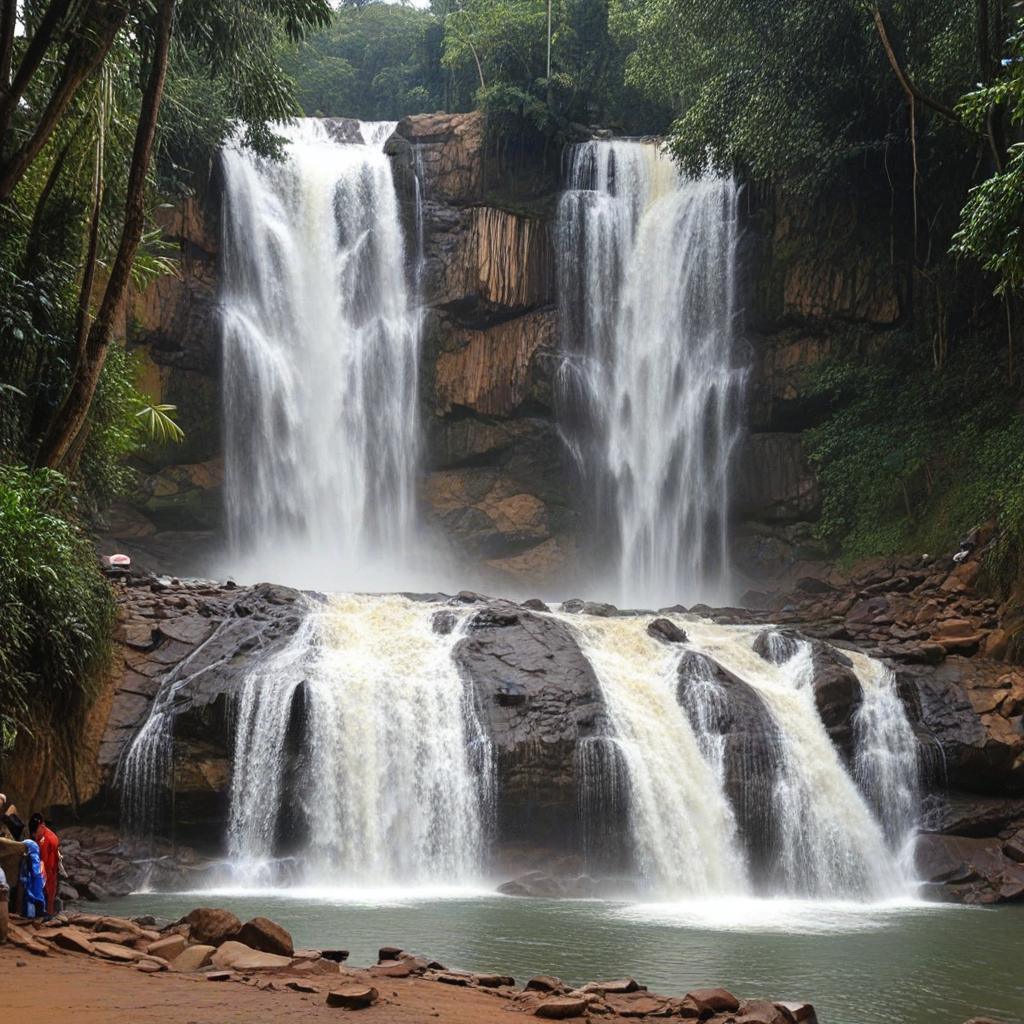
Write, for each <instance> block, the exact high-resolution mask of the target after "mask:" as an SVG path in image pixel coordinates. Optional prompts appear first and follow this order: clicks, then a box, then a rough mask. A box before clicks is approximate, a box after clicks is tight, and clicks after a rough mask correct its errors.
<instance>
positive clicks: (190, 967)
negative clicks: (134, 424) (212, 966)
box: [171, 944, 217, 974]
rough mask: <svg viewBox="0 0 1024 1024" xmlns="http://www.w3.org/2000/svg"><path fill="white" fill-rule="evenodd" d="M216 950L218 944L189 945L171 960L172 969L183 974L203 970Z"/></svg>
mask: <svg viewBox="0 0 1024 1024" xmlns="http://www.w3.org/2000/svg"><path fill="white" fill-rule="evenodd" d="M216 952H217V947H216V946H204V945H201V944H200V945H195V946H187V947H186V948H185V949H183V950H182V951H181V952H180V953H179V954H178V955H177V956H176V957H175V958H174V959H173V960H172V961H171V970H172V971H179V972H180V973H182V974H190V973H191V972H193V971H201V970H202V969H203V968H204V967H206V966H207V964H209V963H210V961H211V960H212V959H213V954H214V953H216Z"/></svg>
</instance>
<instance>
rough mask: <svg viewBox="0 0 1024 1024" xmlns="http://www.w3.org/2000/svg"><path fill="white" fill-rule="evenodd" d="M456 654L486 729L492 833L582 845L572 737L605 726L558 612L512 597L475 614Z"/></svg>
mask: <svg viewBox="0 0 1024 1024" xmlns="http://www.w3.org/2000/svg"><path fill="white" fill-rule="evenodd" d="M454 659H455V663H456V664H457V665H458V667H459V669H460V671H461V672H462V674H463V676H464V677H465V678H466V679H467V680H468V681H469V683H470V684H471V686H472V689H473V693H474V695H475V699H476V706H477V709H478V713H479V715H480V719H481V724H482V726H483V727H484V729H485V730H486V732H487V734H488V735H489V737H490V739H491V742H492V746H493V751H494V759H495V770H496V777H497V779H496V781H497V786H498V792H499V794H500V799H499V800H498V807H497V814H498V820H497V838H498V840H499V842H500V841H501V840H503V839H506V838H519V837H522V836H529V837H531V840H532V841H534V842H536V843H538V844H549V845H550V846H552V847H555V848H557V849H566V850H576V849H578V848H579V843H578V837H577V833H576V829H577V827H578V825H577V822H578V815H577V793H578V779H577V775H576V772H577V760H576V751H577V745H578V743H579V741H580V740H581V739H582V738H585V737H588V736H594V735H601V734H604V733H606V732H607V731H608V729H609V726H608V720H607V713H606V711H605V707H604V701H603V697H602V695H601V688H600V685H599V684H598V682H597V677H596V676H595V675H594V671H593V669H592V668H591V666H590V663H589V662H588V661H587V659H586V658H585V657H584V655H583V653H582V651H581V650H580V647H579V644H578V643H577V641H576V638H575V636H574V634H573V631H572V630H571V628H570V627H569V626H567V625H566V624H565V623H564V622H561V621H559V620H557V619H553V618H549V617H547V616H543V615H538V614H535V613H533V612H530V611H528V610H526V609H524V608H522V607H520V606H517V605H512V604H509V603H508V602H492V603H491V604H490V605H488V606H487V607H486V608H483V609H481V610H480V611H478V612H477V613H476V615H474V617H473V619H472V620H471V621H470V623H469V624H468V630H467V635H466V636H465V638H464V639H462V640H460V641H459V642H458V644H456V647H455V651H454Z"/></svg>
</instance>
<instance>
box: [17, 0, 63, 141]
mask: <svg viewBox="0 0 1024 1024" xmlns="http://www.w3.org/2000/svg"><path fill="white" fill-rule="evenodd" d="M3 4H4V20H5V21H6V18H7V16H8V11H10V16H11V18H12V19H14V17H15V9H16V7H17V2H16V0H3ZM69 6H70V0H51V3H50V5H49V6H48V7H47V8H46V11H45V12H44V13H43V16H42V18H40V19H39V25H38V26H37V28H36V30H35V32H34V33H33V34H32V38H31V39H30V40H29V41H28V45H27V46H26V47H25V52H24V53H23V54H22V57H21V62H20V63H19V64H18V70H17V71H16V72H15V73H14V77H13V78H11V74H10V72H11V56H12V54H11V51H10V50H8V52H6V53H3V52H0V60H4V59H5V60H6V67H0V72H2V73H0V136H2V135H4V134H5V133H6V132H7V129H8V127H9V126H10V123H11V116H12V115H13V113H14V110H15V108H16V107H17V105H18V101H19V100H20V99H21V97H22V96H24V94H25V90H26V89H27V88H28V84H29V82H31V81H32V76H33V75H34V74H35V73H36V71H37V70H38V69H39V65H40V64H41V63H42V60H43V57H44V56H45V54H46V51H47V50H48V49H49V48H50V44H51V43H52V42H53V40H54V38H55V36H56V34H57V29H58V28H59V27H60V23H61V21H63V19H64V15H65V14H67V11H68V7H69ZM12 24H13V22H12ZM4 28H5V29H6V24H5V25H4ZM5 42H6V39H5ZM11 42H12V43H13V37H12V39H11Z"/></svg>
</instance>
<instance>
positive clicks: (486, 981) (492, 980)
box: [473, 974, 516, 988]
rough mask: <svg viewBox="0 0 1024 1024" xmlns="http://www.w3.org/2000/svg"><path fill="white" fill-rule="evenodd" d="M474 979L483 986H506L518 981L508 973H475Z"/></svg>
mask: <svg viewBox="0 0 1024 1024" xmlns="http://www.w3.org/2000/svg"><path fill="white" fill-rule="evenodd" d="M473 980H474V981H475V982H476V983H477V984H478V985H479V986H480V987H481V988H504V987H505V986H510V985H514V984H515V983H516V979H515V978H513V977H511V976H510V975H508V974H474V975H473Z"/></svg>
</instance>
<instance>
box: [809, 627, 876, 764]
mask: <svg viewBox="0 0 1024 1024" xmlns="http://www.w3.org/2000/svg"><path fill="white" fill-rule="evenodd" d="M811 646H812V650H811V687H812V688H813V690H814V703H815V705H816V706H817V708H818V714H819V715H820V716H821V721H822V723H823V724H824V726H825V729H826V730H827V731H828V734H829V737H830V738H831V740H832V742H833V743H834V744H835V745H836V747H838V748H839V750H840V751H842V753H843V754H845V755H846V757H847V758H848V759H850V758H852V756H853V743H854V735H853V723H854V719H855V718H856V715H857V711H858V710H859V709H860V705H861V701H862V700H863V697H864V695H863V693H862V692H861V687H860V680H859V679H858V678H857V675H856V673H855V672H854V671H853V662H852V661H850V659H849V658H848V657H846V655H845V654H842V653H841V652H840V651H837V650H836V649H835V648H834V647H831V646H830V645H829V644H826V643H822V642H821V641H820V640H815V641H812V642H811Z"/></svg>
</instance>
